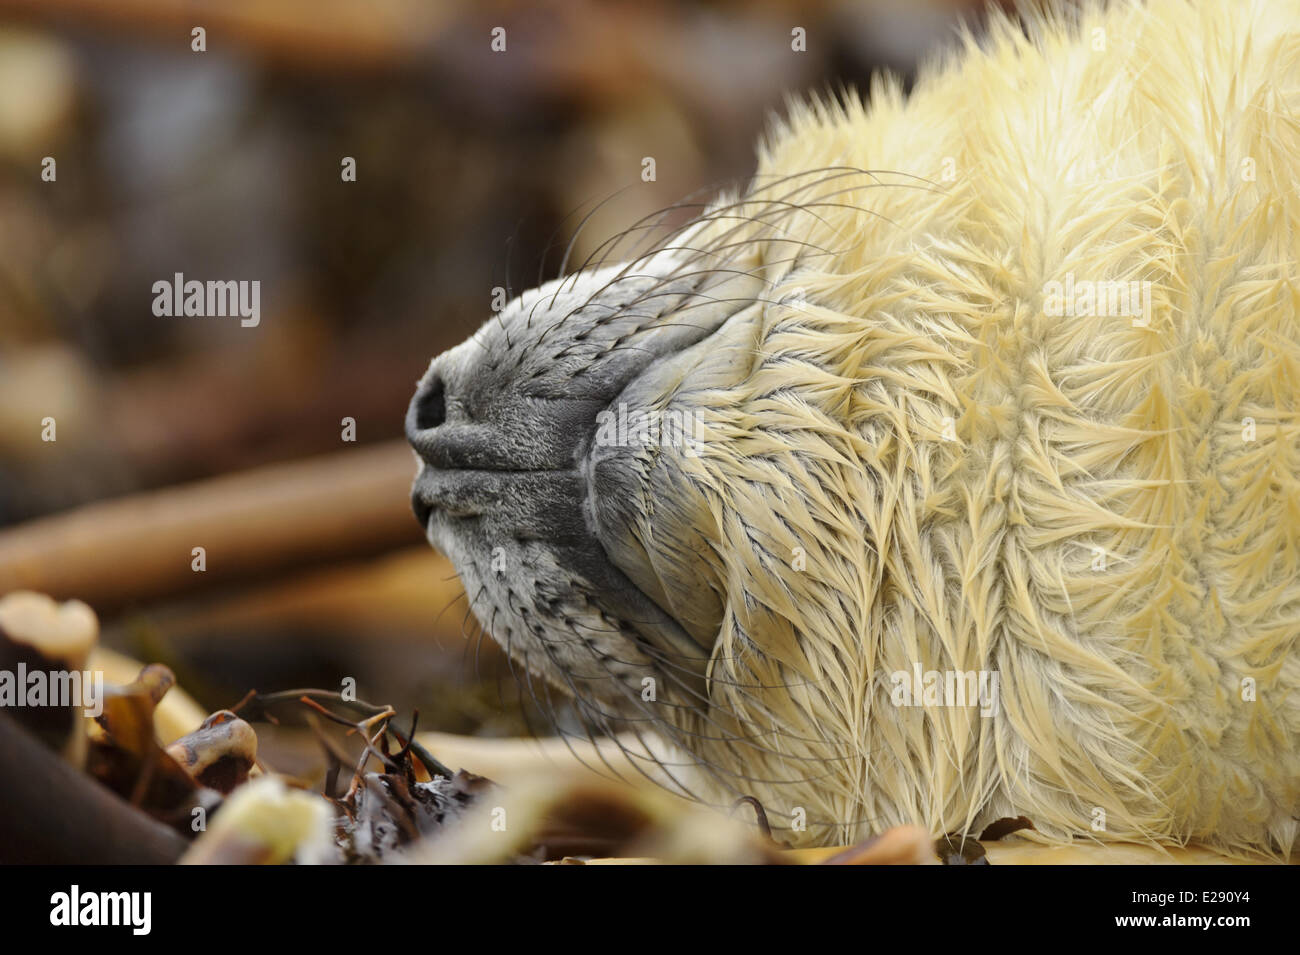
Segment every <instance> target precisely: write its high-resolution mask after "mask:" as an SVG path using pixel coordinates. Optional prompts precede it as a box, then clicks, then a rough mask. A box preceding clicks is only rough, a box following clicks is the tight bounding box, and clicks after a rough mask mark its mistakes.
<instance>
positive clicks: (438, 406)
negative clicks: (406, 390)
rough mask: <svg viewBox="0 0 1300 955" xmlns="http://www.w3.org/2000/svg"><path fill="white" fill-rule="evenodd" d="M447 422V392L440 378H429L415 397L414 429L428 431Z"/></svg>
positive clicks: (435, 376)
mask: <svg viewBox="0 0 1300 955" xmlns="http://www.w3.org/2000/svg"><path fill="white" fill-rule="evenodd" d="M446 420H447V390H446V387H445V386H444V385H443V383H442V378H440V377H439V376H437V375H434V376H433V377H431V378H430V379H429V380H428V381H426V382H425V383H424V385H423V386H422V387H421V388H420V391H419V393H418V394H417V395H416V396H415V427H416V430H417V431H428V430H429V429H430V428H436V427H438V425H440V424H442V423H443V422H444V421H446Z"/></svg>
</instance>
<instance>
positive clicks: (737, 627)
mask: <svg viewBox="0 0 1300 955" xmlns="http://www.w3.org/2000/svg"><path fill="white" fill-rule="evenodd" d="M873 181H874V180H873V178H872V176H871V174H869V173H863V172H862V171H860V170H845V169H829V170H822V169H819V170H813V171H811V172H808V173H804V174H800V175H797V176H792V177H781V178H774V179H772V180H770V181H769V182H767V183H766V184H765V185H757V186H755V187H753V188H751V190H750V192H749V193H747V194H746V195H745V197H744V198H743V199H740V200H733V199H729V198H724V199H722V200H719V201H718V202H717V203H716V204H715V205H714V206H713V207H711V208H710V209H709V210H708V211H707V212H706V213H705V214H704V215H703V216H702V217H700V218H698V219H697V220H695V221H694V222H692V223H691V224H690V225H688V226H686V227H683V228H682V229H679V230H676V231H672V232H670V233H669V234H668V235H667V236H666V237H665V238H664V239H662V240H661V241H659V242H658V243H656V244H655V246H654V247H653V248H651V249H650V250H649V251H646V252H644V253H642V254H639V255H636V256H635V257H633V258H631V259H629V260H627V261H624V262H621V263H619V264H617V265H600V266H596V267H588V268H583V269H581V270H579V271H577V272H575V273H574V274H572V275H570V276H567V277H565V278H563V279H558V280H555V281H552V282H550V283H548V284H546V285H543V286H541V287H539V288H536V289H533V290H531V291H528V292H526V293H525V294H524V295H522V296H520V297H519V298H517V299H515V300H513V301H511V302H510V303H509V304H508V305H507V306H506V307H505V308H504V309H503V310H502V311H501V312H500V313H499V314H498V315H496V316H495V317H493V318H492V319H490V320H489V321H488V322H486V323H485V324H484V325H483V326H482V327H481V328H480V329H479V330H478V331H477V332H476V333H475V334H474V335H473V336H472V337H471V338H469V339H468V340H467V341H465V342H463V343H462V344H461V345H459V346H457V347H455V348H453V349H451V350H449V351H447V352H445V353H443V354H442V355H439V356H438V357H437V358H435V359H434V360H433V362H432V363H431V364H430V366H429V369H428V371H427V372H426V374H425V375H424V377H423V379H422V380H421V382H420V384H419V387H418V389H417V392H416V394H415V397H414V398H413V400H412V402H411V405H410V408H409V410H408V413H407V420H406V429H407V434H408V437H409V440H410V442H411V444H412V446H413V447H414V448H415V450H416V451H417V453H418V455H419V458H420V467H419V472H418V474H417V477H416V479H415V482H414V486H413V489H412V504H413V507H414V510H415V513H416V516H417V519H418V520H419V521H420V523H421V525H422V526H424V527H425V529H426V533H427V535H428V538H429V540H430V542H431V543H432V544H433V545H434V546H435V547H437V548H438V549H439V550H441V551H443V552H444V553H445V554H447V555H448V556H449V557H450V558H451V560H452V562H453V563H454V565H455V567H456V569H457V571H458V573H459V574H460V577H461V580H462V583H463V584H464V586H465V589H466V593H467V595H468V599H469V601H470V606H471V609H472V610H473V612H474V614H475V616H476V617H477V618H478V620H479V622H480V623H481V624H482V625H483V627H484V628H485V629H486V630H487V631H488V632H489V633H491V634H492V635H493V636H494V637H495V638H496V639H497V640H498V641H499V642H500V643H501V644H502V645H503V646H504V647H505V648H506V649H507V651H508V653H509V654H510V656H511V658H512V659H513V660H514V661H516V662H517V663H520V664H522V669H523V670H524V671H525V672H524V674H523V675H522V678H523V679H525V680H526V681H528V682H529V684H530V686H531V688H532V692H533V694H534V696H539V695H542V694H546V693H549V686H555V687H559V688H561V689H562V690H564V691H566V693H567V695H569V696H571V697H572V699H573V703H574V704H575V706H576V708H577V711H578V713H579V715H580V716H581V717H582V718H583V720H584V721H585V722H586V723H587V724H588V725H589V726H590V727H591V728H592V729H599V730H600V731H605V732H607V731H611V730H615V729H617V730H621V731H623V732H627V731H628V730H629V728H630V729H631V730H632V731H633V732H637V731H639V730H640V729H650V730H653V731H655V734H656V736H657V737H658V738H659V739H661V740H662V739H666V740H668V741H669V742H671V743H674V744H676V748H678V749H682V750H686V751H689V752H690V753H691V754H692V755H693V757H694V759H695V760H696V761H698V762H699V764H700V765H702V766H703V767H705V768H706V771H707V773H709V774H711V775H714V776H716V777H717V778H716V779H714V780H713V781H712V782H711V783H710V784H708V789H709V790H710V791H717V790H718V789H721V790H723V791H725V792H727V793H728V794H735V793H746V792H750V791H751V790H752V788H753V787H752V786H751V785H750V781H749V780H748V779H747V778H746V771H745V770H744V769H741V768H738V767H741V766H743V765H744V763H745V761H744V760H741V759H738V758H736V757H735V756H734V755H730V756H729V755H727V754H722V753H716V752H712V751H713V750H717V749H718V748H721V749H724V750H729V749H731V748H733V747H741V748H743V749H746V750H749V751H756V750H763V751H767V750H768V747H767V744H766V743H765V742H764V741H763V737H764V736H766V735H769V734H770V733H771V732H773V731H772V730H771V729H770V726H765V725H763V724H755V723H754V722H753V718H754V717H755V716H758V715H760V714H761V713H762V712H763V711H765V710H767V711H769V716H770V707H772V706H773V705H774V704H772V703H771V701H768V702H766V703H762V702H758V703H757V712H756V713H750V714H742V713H740V712H738V711H737V708H736V707H735V706H734V705H731V704H729V703H727V702H725V701H724V699H723V694H720V693H719V692H718V690H719V685H720V684H722V683H726V684H728V685H729V689H730V690H731V692H732V694H739V695H740V696H741V697H743V698H744V699H746V700H747V701H750V702H756V701H759V700H760V697H761V693H760V692H756V691H761V690H763V689H780V690H785V689H786V680H787V679H788V675H786V674H783V673H781V672H778V671H777V670H771V671H765V672H752V671H751V669H750V668H746V667H741V668H740V671H743V672H739V671H737V670H736V668H735V667H733V666H731V665H729V663H730V662H731V661H721V660H720V655H722V654H731V653H736V654H739V655H740V656H741V657H749V658H758V657H765V656H766V655H767V654H768V653H770V652H771V653H775V656H776V657H777V658H784V657H788V655H789V652H790V647H789V646H788V644H789V643H790V641H792V640H793V633H792V631H791V628H790V625H789V622H788V621H782V620H776V619H775V618H771V619H767V620H766V621H765V622H764V623H762V624H760V620H759V618H760V617H764V616H768V617H770V605H771V603H772V601H771V600H770V599H769V598H759V597H757V596H756V595H751V598H753V599H750V600H748V601H747V600H746V599H745V596H744V594H743V591H744V589H745V585H744V584H739V585H738V581H739V580H740V579H741V578H740V577H739V576H738V574H737V568H736V567H735V566H734V560H735V556H734V555H729V554H728V553H727V551H728V550H729V548H730V545H729V543H728V541H727V539H726V535H727V533H728V529H726V528H724V527H723V526H722V525H723V523H725V522H726V521H727V517H726V516H725V512H726V511H727V510H728V509H729V508H730V507H731V506H733V505H734V504H736V503H738V501H739V500H740V498H739V497H737V498H735V499H733V497H732V493H731V489H730V488H729V487H728V482H729V480H730V479H729V476H728V475H730V474H731V473H732V472H733V471H734V470H735V467H736V465H737V460H736V459H737V456H740V457H745V456H747V455H750V454H753V455H754V456H755V457H754V462H753V463H754V465H755V466H757V467H759V468H761V469H762V468H765V469H767V470H770V471H773V472H774V473H775V471H776V470H778V469H777V468H775V467H774V466H773V465H772V464H771V462H768V463H767V464H766V465H764V464H763V462H762V461H761V457H762V454H763V453H764V450H765V440H764V437H763V433H762V429H757V430H756V429H754V428H753V423H754V422H753V418H752V411H751V410H749V409H746V410H743V411H742V410H740V409H738V408H736V407H735V406H733V404H732V402H731V399H730V398H729V393H730V390H731V389H733V388H735V387H736V386H737V385H738V384H739V383H743V382H746V381H748V380H749V379H750V376H751V373H752V372H753V371H754V369H755V368H756V367H757V364H758V363H759V361H760V352H761V347H760V339H761V336H762V334H763V328H764V326H765V325H766V324H768V323H769V321H770V319H771V317H772V315H773V314H775V313H776V312H789V311H791V310H792V309H798V308H799V307H800V304H801V299H802V296H803V295H804V291H803V290H802V289H801V288H799V287H797V286H792V285H791V279H790V277H791V276H792V275H794V274H796V273H797V271H798V267H799V266H801V265H805V266H806V265H807V264H808V263H810V262H812V261H815V260H817V259H818V257H820V256H824V255H826V254H827V252H826V250H825V249H823V248H819V247H817V246H815V245H814V244H813V243H810V242H808V241H807V240H806V239H798V238H795V236H798V235H800V234H801V233H805V234H806V233H808V232H809V231H811V225H810V221H801V220H811V219H813V218H816V217H817V207H818V206H819V205H820V204H821V203H825V202H831V201H842V197H843V194H844V193H845V192H847V191H849V190H848V189H847V188H846V186H845V184H846V183H851V184H853V186H854V187H855V188H861V187H862V186H863V185H864V184H865V185H870V184H872V182H873ZM742 419H743V420H742ZM767 450H772V448H770V447H769V448H767ZM787 484H788V485H789V486H788V487H787V488H786V490H787V491H796V489H795V488H794V486H793V485H792V484H789V482H787ZM781 497H782V496H777V497H774V498H772V500H771V501H770V504H773V505H779V504H780V501H781ZM778 510H779V508H778ZM780 520H781V517H780V514H779V513H766V514H762V515H758V520H757V521H756V522H755V526H758V524H760V523H763V522H764V521H776V522H779V521H780ZM730 530H731V531H732V532H734V531H735V528H731V529H730ZM751 553H752V552H751ZM759 553H761V548H760V549H759ZM741 559H742V560H743V559H747V558H741ZM737 588H738V589H737ZM787 599H788V598H787ZM746 603H748V606H747V607H746V606H743V605H745V604H746ZM737 604H740V605H742V606H740V607H739V609H738V607H737ZM773 623H775V624H776V626H775V629H773V627H772V624H773ZM755 629H757V630H760V631H763V632H752V631H754V630H755ZM724 631H726V632H728V633H729V634H730V638H729V639H727V640H721V639H720V634H722V633H723V632H724ZM535 678H536V679H537V682H536V683H535V684H534V679H535ZM775 706H776V708H777V709H779V708H780V704H775ZM767 722H768V723H769V724H770V722H771V720H770V719H769V720H768V721H767ZM705 741H707V743H706V742H705ZM646 747H647V749H651V750H654V749H656V744H655V743H652V742H649V741H647V743H646ZM711 753H712V754H711ZM788 755H789V758H791V759H792V760H793V762H794V763H796V764H797V763H798V762H799V758H798V756H796V755H794V754H788ZM797 772H798V775H800V776H801V777H803V776H807V775H808V774H809V772H810V770H807V769H804V770H799V771H797ZM670 775H671V774H670ZM673 778H674V780H675V781H676V782H677V784H678V787H679V788H681V789H683V790H693V787H694V785H695V784H693V783H689V782H687V781H685V779H684V778H677V777H676V776H674V777H673ZM696 794H699V793H696Z"/></svg>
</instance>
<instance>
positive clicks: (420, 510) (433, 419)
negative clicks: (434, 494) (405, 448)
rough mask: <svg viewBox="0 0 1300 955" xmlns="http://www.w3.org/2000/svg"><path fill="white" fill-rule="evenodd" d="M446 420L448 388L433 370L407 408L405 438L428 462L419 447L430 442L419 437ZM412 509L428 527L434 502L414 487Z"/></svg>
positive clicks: (426, 434)
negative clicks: (423, 496) (425, 497)
mask: <svg viewBox="0 0 1300 955" xmlns="http://www.w3.org/2000/svg"><path fill="white" fill-rule="evenodd" d="M446 419H447V387H446V385H445V384H444V383H443V380H442V376H441V375H439V374H438V373H437V372H436V371H430V372H429V374H428V375H426V376H425V378H424V380H423V381H421V382H420V386H419V387H418V388H416V389H415V395H414V396H413V397H412V398H411V405H410V407H409V408H407V409H406V440H407V441H409V442H410V443H411V446H412V447H414V448H415V449H416V453H417V454H419V455H420V457H421V458H422V459H424V460H425V462H426V464H427V463H428V458H427V456H426V455H425V453H424V452H423V451H421V450H420V449H421V448H422V447H425V446H427V441H421V440H419V439H420V437H421V435H424V436H426V437H427V436H428V433H429V432H430V431H432V430H433V429H435V428H437V427H439V426H440V425H441V424H442V423H443V422H444V421H446ZM411 510H413V511H414V512H415V519H416V520H417V521H419V522H420V526H421V527H428V526H429V517H430V515H431V514H433V505H432V504H431V503H430V502H429V501H427V500H425V499H423V498H422V497H421V495H420V494H419V492H418V490H417V489H416V488H412V489H411Z"/></svg>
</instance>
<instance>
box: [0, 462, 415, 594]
mask: <svg viewBox="0 0 1300 955" xmlns="http://www.w3.org/2000/svg"><path fill="white" fill-rule="evenodd" d="M414 473H415V462H414V459H413V457H412V453H411V451H410V449H409V448H408V447H407V446H406V444H405V443H404V442H391V443H387V444H382V445H376V446H373V447H359V448H356V449H355V450H349V451H344V452H341V453H338V454H334V455H330V456H328V457H322V458H314V459H310V460H307V461H303V462H298V463H293V464H285V465H276V466H273V467H266V468H258V469H255V470H252V471H245V472H243V473H240V474H235V475H231V476H224V477H219V478H214V479H211V480H207V481H201V482H198V483H195V484H188V485H182V486H179V487H175V488H168V489H165V490H161V491H155V492H152V493H146V494H139V495H133V496H130V497H126V498H121V499H118V500H113V501H106V502H101V503H96V504H90V505H87V506H85V507H81V508H78V509H76V510H73V511H70V512H67V513H64V514H59V515H56V516H53V517H48V518H42V519H40V520H37V521H32V522H30V523H27V524H23V525H20V526H18V527H16V528H13V529H12V530H8V531H4V532H0V594H3V593H6V592H8V591H11V590H17V589H28V590H37V591H41V592H43V593H47V594H49V595H50V596H52V597H55V598H57V599H67V598H71V597H77V598H79V599H81V600H84V601H86V602H87V603H89V604H90V605H91V606H92V607H94V608H95V609H96V610H97V611H99V612H100V613H104V612H106V611H111V610H113V609H118V608H121V607H123V606H125V605H127V604H130V603H136V602H139V601H143V600H147V599H150V598H156V597H161V596H166V595H169V594H175V593H181V592H185V591H190V590H195V589H198V588H200V587H203V586H206V585H212V584H218V583H222V584H228V583H233V582H237V581H245V580H249V579H256V578H262V577H265V576H267V575H270V574H274V573H278V572H281V571H284V570H287V569H290V568H294V567H300V566H307V565H312V564H319V563H324V562H327V561H330V560H337V559H340V558H355V557H365V556H369V555H372V554H376V553H382V552H384V551H387V550H389V549H392V548H395V547H401V546H403V545H409V544H416V543H419V542H420V540H421V535H420V530H419V527H418V526H417V524H416V522H415V518H414V517H413V516H412V515H411V509H410V504H409V492H410V486H411V479H412V477H413V475H414ZM196 547H202V548H204V552H205V553H204V558H205V561H206V570H205V571H203V572H198V571H196V570H195V569H193V564H194V559H195V558H194V556H193V549H194V548H196Z"/></svg>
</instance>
